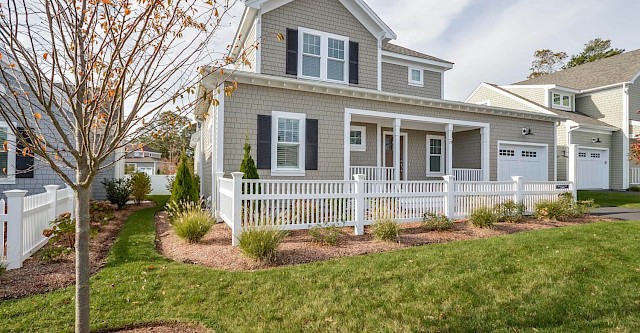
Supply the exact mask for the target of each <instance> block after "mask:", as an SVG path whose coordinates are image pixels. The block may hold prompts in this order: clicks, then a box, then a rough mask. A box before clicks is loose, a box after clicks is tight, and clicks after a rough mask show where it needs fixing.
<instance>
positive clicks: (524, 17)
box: [220, 0, 640, 100]
mask: <svg viewBox="0 0 640 333" xmlns="http://www.w3.org/2000/svg"><path fill="white" fill-rule="evenodd" d="M365 1H366V2H367V4H368V5H369V6H370V7H371V8H372V9H373V10H374V11H375V12H376V13H378V15H379V16H380V17H381V18H382V20H384V21H385V22H386V23H387V25H389V27H391V29H393V31H395V33H396V34H397V35H398V39H397V40H396V41H394V43H397V44H399V45H402V46H405V47H409V48H412V49H414V50H417V51H420V52H423V53H427V54H430V55H433V56H436V57H439V58H443V59H445V60H449V61H451V62H454V63H455V65H454V67H453V69H451V70H449V71H448V72H447V73H446V76H445V98H446V99H452V100H464V99H465V98H466V97H467V96H468V95H469V94H470V93H471V92H472V91H473V89H474V88H475V87H476V86H477V85H478V84H479V83H480V82H482V81H486V82H491V83H496V84H509V83H513V82H517V81H521V80H523V79H526V77H527V75H528V73H529V68H530V65H531V61H532V55H533V52H534V51H535V50H538V49H541V48H550V49H552V50H554V51H565V52H567V53H568V54H569V55H571V54H574V53H578V52H579V51H580V50H581V49H582V47H583V44H584V43H586V42H587V41H589V40H590V39H593V38H596V37H601V38H606V39H611V40H612V42H613V46H614V47H617V48H623V49H626V50H627V51H629V50H634V49H638V48H640V20H639V19H638V14H640V1H639V0H613V1H611V0H606V1H603V0H563V1H558V0H535V1H533V0H512V1H505V0H446V1H445V0H419V1H416V0H394V1H390V0H365ZM242 8H243V4H242V3H240V4H239V5H238V6H237V8H235V10H236V11H237V14H236V15H235V17H236V19H235V22H233V24H231V25H230V27H229V28H228V29H225V31H224V32H223V33H222V34H221V35H220V41H221V42H222V41H224V42H227V43H228V41H229V40H230V39H231V38H233V34H234V32H235V28H236V26H237V21H238V20H239V19H240V16H241V13H242ZM231 26H233V27H231ZM225 39H226V40H225ZM222 47H224V46H222Z"/></svg>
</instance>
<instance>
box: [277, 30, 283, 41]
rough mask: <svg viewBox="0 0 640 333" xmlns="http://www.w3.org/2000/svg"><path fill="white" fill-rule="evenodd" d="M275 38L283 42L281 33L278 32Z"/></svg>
mask: <svg viewBox="0 0 640 333" xmlns="http://www.w3.org/2000/svg"><path fill="white" fill-rule="evenodd" d="M276 38H277V39H278V40H279V41H281V42H282V41H284V35H283V34H282V32H278V33H277V34H276Z"/></svg>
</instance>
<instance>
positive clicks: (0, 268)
mask: <svg viewBox="0 0 640 333" xmlns="http://www.w3.org/2000/svg"><path fill="white" fill-rule="evenodd" d="M6 272H7V263H6V262H4V261H0V276H2V275H3V274H4V273H6Z"/></svg>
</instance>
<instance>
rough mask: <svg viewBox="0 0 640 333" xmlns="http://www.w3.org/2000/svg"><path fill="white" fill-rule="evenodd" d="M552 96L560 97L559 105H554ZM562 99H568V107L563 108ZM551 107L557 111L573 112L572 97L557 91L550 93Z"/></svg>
mask: <svg viewBox="0 0 640 333" xmlns="http://www.w3.org/2000/svg"><path fill="white" fill-rule="evenodd" d="M554 95H559V96H560V104H556V103H555V101H554ZM564 97H569V106H565V105H563V104H562V100H563V99H564ZM551 107H552V108H554V109H559V110H565V111H573V96H572V95H570V94H564V93H561V92H557V91H551Z"/></svg>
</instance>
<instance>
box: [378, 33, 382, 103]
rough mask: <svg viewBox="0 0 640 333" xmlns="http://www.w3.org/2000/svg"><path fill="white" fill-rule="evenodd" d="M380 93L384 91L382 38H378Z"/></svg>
mask: <svg viewBox="0 0 640 333" xmlns="http://www.w3.org/2000/svg"><path fill="white" fill-rule="evenodd" d="M378 91H382V36H380V37H378Z"/></svg>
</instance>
